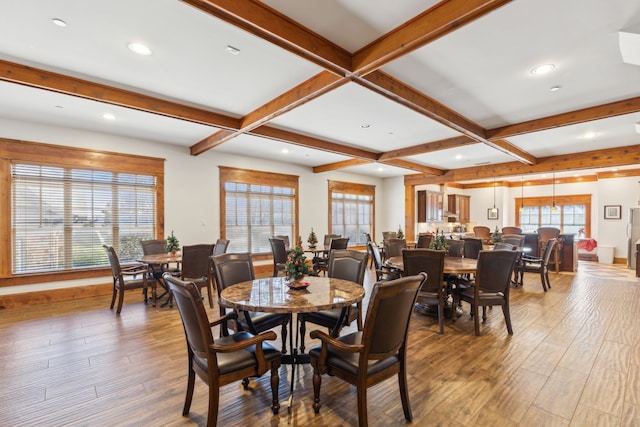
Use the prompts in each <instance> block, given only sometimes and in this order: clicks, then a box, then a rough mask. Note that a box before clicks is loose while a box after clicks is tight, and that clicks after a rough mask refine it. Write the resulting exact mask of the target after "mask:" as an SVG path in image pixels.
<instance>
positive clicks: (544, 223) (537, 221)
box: [520, 204, 587, 234]
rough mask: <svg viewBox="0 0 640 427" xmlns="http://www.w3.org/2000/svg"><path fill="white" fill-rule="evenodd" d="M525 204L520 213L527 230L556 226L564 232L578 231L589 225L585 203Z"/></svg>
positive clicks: (521, 223)
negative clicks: (554, 208) (553, 205)
mask: <svg viewBox="0 0 640 427" xmlns="http://www.w3.org/2000/svg"><path fill="white" fill-rule="evenodd" d="M556 208H557V209H556V210H555V211H554V210H553V209H552V207H551V205H541V206H535V205H534V206H525V207H524V210H523V212H521V213H520V227H521V228H522V231H525V232H535V231H536V230H537V229H538V228H539V227H556V228H559V229H560V230H562V232H563V233H575V234H577V233H578V230H580V229H584V228H585V227H586V226H587V215H586V211H587V206H586V205H583V204H575V205H574V204H571V205H558V204H556Z"/></svg>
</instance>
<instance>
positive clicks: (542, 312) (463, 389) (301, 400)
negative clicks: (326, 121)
mask: <svg viewBox="0 0 640 427" xmlns="http://www.w3.org/2000/svg"><path fill="white" fill-rule="evenodd" d="M366 281H367V289H370V287H371V283H372V281H371V275H370V272H369V273H368V275H367V280H366ZM551 282H552V286H553V287H552V288H551V290H550V291H549V292H547V293H543V292H542V288H541V285H540V281H539V278H538V276H536V275H534V274H527V275H526V279H525V286H524V288H512V293H511V307H512V320H513V327H514V335H513V336H509V335H508V334H507V331H506V327H505V325H504V321H503V317H502V311H501V310H500V309H498V308H496V309H494V310H491V311H489V312H488V320H487V322H486V323H485V324H482V325H481V333H482V336H480V337H476V336H474V334H473V321H472V320H471V319H470V318H469V316H468V314H467V313H468V307H467V306H465V307H464V308H465V315H463V316H462V317H460V318H458V319H457V320H456V321H455V322H454V321H452V320H450V319H448V320H447V321H446V322H445V334H444V335H439V334H438V333H437V322H436V320H435V319H433V318H430V317H426V316H423V315H421V314H417V313H414V315H413V318H412V321H411V334H410V346H409V363H408V364H409V392H410V397H411V404H412V409H413V416H414V421H413V425H418V426H427V425H428V426H435V425H442V426H444V425H446V426H496V425H499V426H509V425H522V426H569V425H572V426H574V425H575V426H596V425H597V426H634V425H635V426H638V425H640V316H639V314H640V283H639V281H638V280H637V279H636V278H634V277H633V275H632V274H631V272H630V271H629V270H627V269H625V268H624V267H622V266H603V265H602V264H600V265H599V264H594V263H585V262H581V264H580V267H579V272H578V273H577V274H575V275H573V274H555V273H552V274H551ZM108 304H109V297H93V298H86V299H80V300H75V301H69V302H63V303H51V304H43V305H38V306H32V307H22V308H14V309H6V310H2V311H0V337H1V339H0V374H1V379H0V425H1V426H31V425H33V426H44V425H46V426H59V425H86V426H107V425H118V426H129V425H130V426H159V425H162V426H180V425H204V424H205V422H206V415H207V388H206V386H205V385H204V384H203V383H202V382H201V381H200V380H197V381H196V389H195V395H194V399H193V404H192V407H191V413H190V417H189V418H186V417H182V415H181V412H182V405H183V402H184V394H185V387H186V371H187V366H186V348H185V342H184V333H183V330H182V325H181V322H180V318H179V314H178V311H177V309H176V308H173V309H170V308H168V307H167V308H160V307H158V308H156V309H154V308H152V307H151V306H150V305H144V303H143V302H142V297H141V295H140V294H139V293H138V292H137V291H133V292H129V293H128V296H127V297H126V300H125V306H124V308H123V310H122V315H121V316H120V317H117V316H116V315H115V314H114V313H113V312H112V311H110V310H109V309H108ZM216 313H217V308H216V309H214V310H210V314H211V316H212V317H215V316H216ZM309 329H313V327H310V328H309ZM307 344H312V342H311V340H309V338H307ZM289 369H290V368H289V367H283V368H282V370H281V381H280V399H281V403H282V408H281V410H280V414H279V415H276V416H274V415H272V413H271V411H270V410H269V399H270V392H269V381H268V375H266V376H264V377H263V378H261V379H259V380H257V381H253V380H252V381H251V384H250V390H249V391H244V390H243V389H242V387H241V385H240V383H236V384H231V385H228V386H225V387H223V389H222V397H221V403H220V414H219V418H218V423H219V424H218V425H220V426H247V425H252V426H277V425H282V426H284V425H294V426H350V425H356V424H357V415H356V413H355V408H356V395H355V389H354V388H352V387H350V386H348V385H346V384H345V383H343V382H342V381H340V380H337V379H335V378H331V377H324V378H323V384H322V396H321V399H322V403H323V406H322V408H321V410H320V414H319V415H315V414H314V413H313V409H312V407H311V404H312V399H313V388H312V384H311V376H312V370H311V368H310V366H302V368H301V369H300V370H299V371H298V375H297V376H296V379H295V381H296V384H295V387H296V391H295V401H294V405H293V407H292V411H291V414H289V413H288V411H287V407H286V399H287V396H288V386H289V381H290V375H289V374H288V372H290V371H289ZM368 396H369V420H370V425H372V426H401V425H405V420H404V416H403V412H402V407H401V404H400V399H399V394H398V386H397V381H396V380H395V379H390V380H387V381H386V382H384V383H382V384H380V385H377V386H375V387H372V388H370V389H369V394H368Z"/></svg>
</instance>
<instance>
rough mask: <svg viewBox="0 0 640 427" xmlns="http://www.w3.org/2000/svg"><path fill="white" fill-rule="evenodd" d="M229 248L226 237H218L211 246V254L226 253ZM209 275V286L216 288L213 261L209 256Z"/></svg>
mask: <svg viewBox="0 0 640 427" xmlns="http://www.w3.org/2000/svg"><path fill="white" fill-rule="evenodd" d="M228 248H229V240H227V239H218V240H216V243H215V245H214V246H213V253H212V254H211V256H216V255H222V254H225V253H227V249H228ZM209 277H210V279H209V280H210V281H211V286H213V289H217V288H218V285H217V283H216V274H215V271H213V261H212V260H211V258H209Z"/></svg>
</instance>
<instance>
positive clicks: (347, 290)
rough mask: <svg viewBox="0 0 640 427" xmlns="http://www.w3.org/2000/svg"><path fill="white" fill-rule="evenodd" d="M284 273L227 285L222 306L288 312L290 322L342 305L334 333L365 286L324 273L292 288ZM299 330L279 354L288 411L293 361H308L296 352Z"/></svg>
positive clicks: (247, 309) (221, 295) (291, 394)
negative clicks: (287, 379) (287, 377)
mask: <svg viewBox="0 0 640 427" xmlns="http://www.w3.org/2000/svg"><path fill="white" fill-rule="evenodd" d="M287 283H289V280H288V279H287V278H286V277H282V276H280V277H267V278H264V279H255V280H252V281H247V282H240V283H237V284H235V285H232V286H229V287H227V288H225V289H223V290H222V292H221V293H220V303H221V304H222V305H224V306H225V307H230V308H235V309H237V310H246V311H258V312H270V313H289V314H290V315H291V316H292V317H291V319H292V320H291V322H290V324H291V325H293V314H294V313H309V312H314V311H321V310H330V309H334V308H341V309H342V312H341V316H340V318H339V320H338V322H337V323H336V326H335V327H334V330H333V331H332V332H331V334H332V335H333V336H337V335H338V333H339V332H340V328H341V327H342V325H343V323H344V318H345V317H346V315H347V311H348V308H349V307H350V306H351V305H352V304H355V303H357V302H359V301H362V299H363V298H364V294H365V291H364V287H363V286H361V285H359V284H358V283H355V282H351V281H348V280H342V279H334V278H330V277H326V276H305V277H304V278H303V279H302V283H303V284H304V285H306V287H305V288H302V289H291V288H289V286H288V285H287ZM292 327H293V326H292ZM299 333H300V331H299V330H298V329H297V328H296V345H295V347H294V345H293V333H291V334H289V347H290V348H291V352H290V354H289V355H283V356H282V363H285V364H290V365H291V366H292V369H291V389H290V394H289V403H288V408H289V411H291V406H292V402H293V385H294V384H295V365H297V364H300V363H309V357H308V355H307V354H304V355H301V354H299V353H298V349H297V346H298V338H299V336H298V335H299Z"/></svg>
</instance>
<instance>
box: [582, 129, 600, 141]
mask: <svg viewBox="0 0 640 427" xmlns="http://www.w3.org/2000/svg"><path fill="white" fill-rule="evenodd" d="M596 136H598V132H594V131H589V132H587V133H585V134H584V135H582V137H583V138H584V139H593V138H595V137H596Z"/></svg>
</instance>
